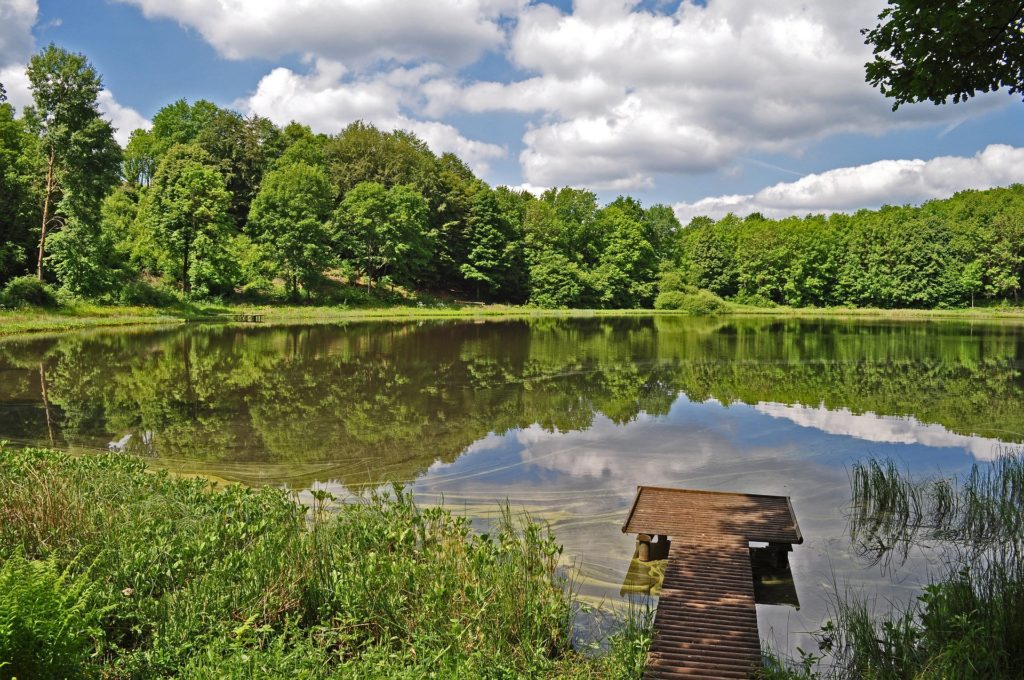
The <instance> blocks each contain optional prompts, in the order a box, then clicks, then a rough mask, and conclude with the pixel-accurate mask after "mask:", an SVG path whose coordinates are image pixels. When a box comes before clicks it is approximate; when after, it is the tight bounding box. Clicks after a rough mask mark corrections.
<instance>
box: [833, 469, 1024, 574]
mask: <svg viewBox="0 0 1024 680" xmlns="http://www.w3.org/2000/svg"><path fill="white" fill-rule="evenodd" d="M851 486H852V492H853V502H852V512H851V515H850V533H851V537H852V539H853V543H854V546H856V548H857V549H858V550H859V552H860V553H861V554H862V555H863V556H866V557H868V558H869V559H870V560H871V561H872V562H876V563H877V562H879V561H882V560H888V561H892V560H897V561H902V560H904V559H906V557H907V554H908V552H909V551H910V550H911V549H912V548H913V547H915V546H919V545H921V544H922V543H938V544H943V545H944V546H946V547H951V548H953V549H955V550H957V551H962V552H967V553H979V552H984V551H985V550H988V549H990V548H998V549H999V550H1001V551H1007V550H1013V549H1017V548H1019V547H1020V546H1021V542H1022V540H1024V457H1022V456H1021V454H1020V452H1018V451H1015V450H1012V449H1006V450H1004V451H1002V452H1001V453H1000V455H999V456H998V457H997V459H996V460H995V461H994V462H993V463H991V464H988V465H985V466H979V465H974V466H973V467H972V468H971V471H970V473H969V474H968V475H967V477H966V478H965V479H964V480H963V481H962V482H957V481H956V480H955V479H950V478H945V477H932V478H926V479H922V480H918V479H914V478H912V477H911V476H910V475H909V474H908V473H906V472H905V471H901V470H900V469H899V468H898V467H897V465H896V463H895V462H894V461H892V460H885V461H879V460H876V459H869V460H867V461H864V462H862V463H858V464H856V465H854V466H853V469H852V472H851Z"/></svg>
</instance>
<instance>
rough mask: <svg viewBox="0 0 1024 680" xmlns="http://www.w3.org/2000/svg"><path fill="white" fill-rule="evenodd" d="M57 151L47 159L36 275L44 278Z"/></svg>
mask: <svg viewBox="0 0 1024 680" xmlns="http://www.w3.org/2000/svg"><path fill="white" fill-rule="evenodd" d="M56 155H57V152H56V151H55V150H53V149H50V155H49V157H48V158H47V159H46V188H45V189H44V190H43V223H42V226H41V228H40V230H39V257H38V258H37V259H36V277H37V278H38V279H39V280H40V281H42V280H43V258H44V257H46V228H47V226H48V225H49V223H50V197H51V196H52V195H53V189H54V179H55V178H54V174H53V165H54V163H55V162H56V160H57V159H56Z"/></svg>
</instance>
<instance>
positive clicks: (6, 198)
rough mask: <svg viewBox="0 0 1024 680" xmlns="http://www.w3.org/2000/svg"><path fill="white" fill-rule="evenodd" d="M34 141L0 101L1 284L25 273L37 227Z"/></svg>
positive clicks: (5, 104)
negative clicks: (34, 190)
mask: <svg viewBox="0 0 1024 680" xmlns="http://www.w3.org/2000/svg"><path fill="white" fill-rule="evenodd" d="M36 144H37V140H35V139H34V138H33V137H32V136H31V135H29V133H28V131H27V130H26V128H25V124H24V121H23V120H21V119H17V118H15V116H14V107H13V106H11V105H10V104H7V103H6V102H0V283H2V282H4V281H6V280H7V279H9V278H11V277H13V276H16V275H17V274H19V273H21V272H24V271H25V263H26V261H27V260H28V257H27V254H28V252H29V251H30V250H31V249H32V247H33V246H34V245H35V239H34V238H33V234H32V229H33V228H35V227H37V226H38V221H37V219H36V210H37V206H36V205H35V204H36V200H35V196H34V192H33V188H32V184H33V181H32V179H33V177H32V175H33V162H32V157H33V156H34V155H35V153H34V152H35V150H36V149H35V146H36Z"/></svg>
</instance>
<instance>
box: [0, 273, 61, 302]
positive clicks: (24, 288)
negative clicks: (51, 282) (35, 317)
mask: <svg viewBox="0 0 1024 680" xmlns="http://www.w3.org/2000/svg"><path fill="white" fill-rule="evenodd" d="M0 302H2V303H3V304H4V305H5V306H7V307H21V306H24V305H33V306H36V307H54V306H56V305H57V298H56V297H55V296H54V293H53V290H52V289H51V288H50V286H48V285H47V284H45V283H43V282H42V281H40V280H39V279H37V278H36V277H34V276H18V277H16V278H13V279H11V280H10V281H8V282H7V286H6V287H5V288H4V291H3V293H2V294H0Z"/></svg>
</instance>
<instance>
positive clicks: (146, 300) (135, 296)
mask: <svg viewBox="0 0 1024 680" xmlns="http://www.w3.org/2000/svg"><path fill="white" fill-rule="evenodd" d="M115 301H116V302H117V303H119V304H122V305H141V306H144V307H171V306H173V305H176V304H178V303H179V302H180V300H179V299H178V296H177V295H176V294H175V293H174V292H173V291H170V290H167V289H166V288H157V287H156V286H152V285H150V284H148V283H146V282H145V281H131V282H129V283H126V284H125V285H124V286H122V287H121V289H120V290H119V291H117V296H116V300H115Z"/></svg>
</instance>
